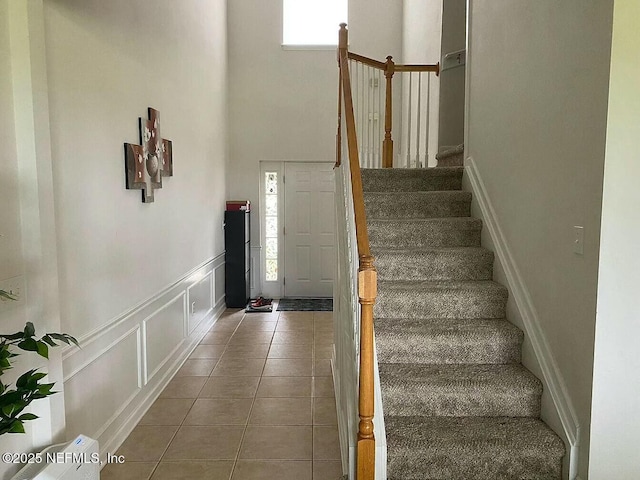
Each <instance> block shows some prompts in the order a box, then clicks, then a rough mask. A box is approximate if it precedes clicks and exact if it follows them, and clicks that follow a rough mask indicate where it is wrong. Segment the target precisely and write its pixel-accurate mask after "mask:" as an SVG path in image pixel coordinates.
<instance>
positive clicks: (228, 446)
mask: <svg viewBox="0 0 640 480" xmlns="http://www.w3.org/2000/svg"><path fill="white" fill-rule="evenodd" d="M243 431H244V427H235V426H229V425H223V426H215V427H210V426H207V427H202V426H182V427H180V430H178V433H176V436H175V437H174V439H173V441H172V442H171V444H170V445H169V448H168V449H167V452H166V453H165V454H164V457H163V458H162V459H163V460H233V459H235V458H236V454H237V453H238V447H239V446H240V440H241V439H242V432H243Z"/></svg>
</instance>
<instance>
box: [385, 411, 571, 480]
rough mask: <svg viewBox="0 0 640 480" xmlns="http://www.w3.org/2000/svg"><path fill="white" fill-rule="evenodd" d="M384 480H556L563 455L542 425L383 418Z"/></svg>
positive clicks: (505, 420)
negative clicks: (385, 448) (385, 457)
mask: <svg viewBox="0 0 640 480" xmlns="http://www.w3.org/2000/svg"><path fill="white" fill-rule="evenodd" d="M385 430H386V436H387V478H388V479H389V480H430V479H434V480H435V479H438V480H442V479H447V480H449V479H454V480H506V479H510V480H513V479H518V480H560V478H561V475H562V457H563V455H564V453H565V450H564V445H563V443H562V441H561V440H560V438H558V436H557V435H556V434H555V433H553V431H552V430H551V429H550V428H549V427H547V426H546V425H545V424H544V423H543V422H541V421H540V420H538V419H533V418H526V417H520V418H517V417H516V418H512V417H415V416H414V417H402V416H388V417H387V416H385Z"/></svg>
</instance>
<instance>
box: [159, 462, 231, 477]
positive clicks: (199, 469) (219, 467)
mask: <svg viewBox="0 0 640 480" xmlns="http://www.w3.org/2000/svg"><path fill="white" fill-rule="evenodd" d="M232 469H233V461H232V460H215V461H210V462H204V461H201V460H197V461H194V460H189V461H182V462H179V461H173V462H171V461H169V462H161V463H160V465H158V468H157V469H156V471H155V472H154V473H153V477H151V480H229V477H230V476H231V470H232Z"/></svg>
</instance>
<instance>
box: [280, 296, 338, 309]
mask: <svg viewBox="0 0 640 480" xmlns="http://www.w3.org/2000/svg"><path fill="white" fill-rule="evenodd" d="M278 311H279V312H293V311H298V312H332V311H333V299H332V298H281V299H280V301H279V302H278Z"/></svg>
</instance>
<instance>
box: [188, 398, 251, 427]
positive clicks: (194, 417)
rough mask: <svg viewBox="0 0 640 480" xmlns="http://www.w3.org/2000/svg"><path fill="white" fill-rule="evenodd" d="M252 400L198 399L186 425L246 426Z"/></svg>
mask: <svg viewBox="0 0 640 480" xmlns="http://www.w3.org/2000/svg"><path fill="white" fill-rule="evenodd" d="M252 403H253V399H252V398H198V399H197V400H196V401H195V403H194V404H193V407H191V410H190V411H189V415H187V418H185V420H184V424H185V425H246V424H247V418H248V417H249V412H250V411H251V404H252Z"/></svg>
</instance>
